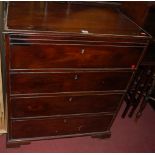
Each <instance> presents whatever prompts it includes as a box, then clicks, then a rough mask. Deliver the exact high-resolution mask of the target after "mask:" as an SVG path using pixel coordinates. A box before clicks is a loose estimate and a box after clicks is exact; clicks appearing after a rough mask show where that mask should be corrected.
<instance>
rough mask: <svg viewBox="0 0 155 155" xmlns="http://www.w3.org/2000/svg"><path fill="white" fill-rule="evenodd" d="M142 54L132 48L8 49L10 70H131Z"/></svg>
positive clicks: (46, 47)
mask: <svg viewBox="0 0 155 155" xmlns="http://www.w3.org/2000/svg"><path fill="white" fill-rule="evenodd" d="M142 51H143V47H132V46H128V47H123V46H122V47H120V46H80V45H79V46H76V45H39V44H37V45H36V44H28V45H18V44H17V45H11V68H12V69H39V68H131V67H132V66H133V65H134V66H135V67H136V65H137V62H138V60H139V58H140V56H141V53H142Z"/></svg>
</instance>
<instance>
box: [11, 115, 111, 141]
mask: <svg viewBox="0 0 155 155" xmlns="http://www.w3.org/2000/svg"><path fill="white" fill-rule="evenodd" d="M112 118H113V116H112V115H92V116H90V115H89V116H88V115H87V116H72V117H58V118H46V119H31V120H12V122H11V134H10V135H9V136H10V138H12V139H18V138H34V137H48V136H59V135H71V134H82V133H91V132H103V131H106V130H107V128H108V126H109V124H110V122H111V120H112Z"/></svg>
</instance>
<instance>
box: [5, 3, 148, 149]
mask: <svg viewBox="0 0 155 155" xmlns="http://www.w3.org/2000/svg"><path fill="white" fill-rule="evenodd" d="M6 12H7V14H6V16H5V17H6V18H5V19H6V21H5V24H4V26H5V29H4V32H5V34H4V37H5V54H6V76H7V106H8V140H7V144H8V146H11V145H12V146H15V145H19V144H24V143H28V142H29V141H31V140H38V139H52V138H62V137H73V136H84V135H91V136H92V137H99V136H101V137H105V138H106V137H109V136H110V128H111V125H112V123H113V121H114V119H115V117H116V114H117V112H118V110H119V107H120V104H121V101H122V98H123V97H124V94H125V92H126V91H127V89H128V85H129V84H130V81H131V80H132V77H133V74H134V73H135V71H136V69H137V67H138V66H139V63H140V62H141V59H142V58H143V55H144V52H145V50H146V48H147V46H148V43H149V40H150V36H149V35H148V34H146V33H145V32H143V30H142V29H141V28H140V27H138V26H137V25H135V24H134V23H133V22H132V21H131V20H129V19H128V18H127V17H126V16H125V15H123V14H122V13H121V12H120V11H119V9H118V8H116V7H115V6H113V7H110V6H109V5H108V6H107V5H106V4H104V5H100V6H98V5H90V4H89V3H79V4H76V3H75V2H74V3H73V2H72V3H70V2H68V3H66V2H9V5H7V11H6Z"/></svg>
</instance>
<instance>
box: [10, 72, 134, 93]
mask: <svg viewBox="0 0 155 155" xmlns="http://www.w3.org/2000/svg"><path fill="white" fill-rule="evenodd" d="M131 75H132V72H121V71H118V72H76V73H70V72H68V73H64V72H59V73H46V72H45V73H35V74H34V73H31V74H30V73H29V74H28V73H20V74H14V73H12V74H11V78H10V79H11V93H12V94H30V93H58V92H74V91H107V90H124V89H126V86H127V83H128V81H129V80H130V77H131Z"/></svg>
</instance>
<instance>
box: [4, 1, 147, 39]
mask: <svg viewBox="0 0 155 155" xmlns="http://www.w3.org/2000/svg"><path fill="white" fill-rule="evenodd" d="M6 19H7V20H6V22H5V30H6V31H13V30H16V31H17V30H19V31H25V30H26V31H41V32H48V31H50V32H56V33H72V34H81V33H89V34H96V35H98V34H100V35H101V34H103V35H127V36H143V33H142V32H143V30H142V29H141V28H140V27H138V26H137V25H136V24H134V23H133V22H132V21H131V20H129V19H128V18H127V17H126V16H125V15H123V14H122V13H121V12H120V11H119V10H118V8H116V7H109V6H106V5H101V6H96V5H84V4H76V3H74V2H72V3H69V2H68V3H67V2H9V5H8V8H7V14H6ZM146 36H147V35H146Z"/></svg>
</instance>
